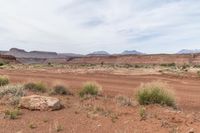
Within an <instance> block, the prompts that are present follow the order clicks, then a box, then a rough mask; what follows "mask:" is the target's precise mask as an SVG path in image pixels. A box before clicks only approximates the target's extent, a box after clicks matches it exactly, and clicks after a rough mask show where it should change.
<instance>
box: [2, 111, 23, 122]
mask: <svg viewBox="0 0 200 133" xmlns="http://www.w3.org/2000/svg"><path fill="white" fill-rule="evenodd" d="M19 115H22V113H21V111H20V110H19V109H10V110H6V111H5V118H8V119H12V120H14V119H17V118H18V117H19Z"/></svg>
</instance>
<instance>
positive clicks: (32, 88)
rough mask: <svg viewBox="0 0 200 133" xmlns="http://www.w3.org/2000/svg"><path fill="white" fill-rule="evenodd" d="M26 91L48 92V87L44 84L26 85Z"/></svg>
mask: <svg viewBox="0 0 200 133" xmlns="http://www.w3.org/2000/svg"><path fill="white" fill-rule="evenodd" d="M24 89H26V90H30V91H33V92H46V86H45V85H44V84H43V83H27V84H25V85H24Z"/></svg>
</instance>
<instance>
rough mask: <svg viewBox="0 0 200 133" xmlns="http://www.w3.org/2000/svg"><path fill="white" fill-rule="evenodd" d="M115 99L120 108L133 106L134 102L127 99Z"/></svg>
mask: <svg viewBox="0 0 200 133" xmlns="http://www.w3.org/2000/svg"><path fill="white" fill-rule="evenodd" d="M115 99H116V101H117V104H119V105H120V106H134V101H133V100H132V99H131V98H129V97H126V96H122V95H119V96H117V97H116V98H115Z"/></svg>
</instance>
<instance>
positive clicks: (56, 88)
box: [50, 85, 72, 95]
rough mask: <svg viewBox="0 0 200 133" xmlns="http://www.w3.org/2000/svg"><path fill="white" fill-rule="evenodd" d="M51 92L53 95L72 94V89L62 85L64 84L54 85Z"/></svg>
mask: <svg viewBox="0 0 200 133" xmlns="http://www.w3.org/2000/svg"><path fill="white" fill-rule="evenodd" d="M50 94H51V95H72V93H71V92H70V90H69V89H68V88H66V87H65V86H62V85H56V86H54V87H53V88H52V89H51V91H50Z"/></svg>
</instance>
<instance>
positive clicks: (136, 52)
mask: <svg viewBox="0 0 200 133" xmlns="http://www.w3.org/2000/svg"><path fill="white" fill-rule="evenodd" d="M121 54H122V55H141V54H144V53H142V52H139V51H136V50H132V51H128V50H126V51H124V52H122V53H121Z"/></svg>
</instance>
